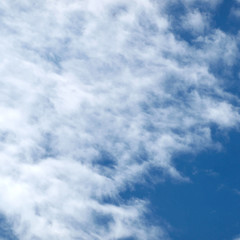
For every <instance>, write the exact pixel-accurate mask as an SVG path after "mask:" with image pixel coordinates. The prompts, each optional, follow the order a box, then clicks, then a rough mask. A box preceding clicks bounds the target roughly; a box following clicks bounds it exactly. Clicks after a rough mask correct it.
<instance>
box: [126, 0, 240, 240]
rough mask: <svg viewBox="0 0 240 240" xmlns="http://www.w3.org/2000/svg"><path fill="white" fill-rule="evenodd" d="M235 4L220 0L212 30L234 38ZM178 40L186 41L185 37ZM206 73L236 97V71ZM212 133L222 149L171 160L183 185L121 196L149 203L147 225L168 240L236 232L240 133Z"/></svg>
mask: <svg viewBox="0 0 240 240" xmlns="http://www.w3.org/2000/svg"><path fill="white" fill-rule="evenodd" d="M235 5H236V1H232V0H226V1H223V2H222V4H220V5H219V7H218V8H217V11H215V12H212V14H213V22H212V24H213V25H214V27H215V28H218V29H221V30H222V31H224V32H226V33H228V34H229V33H230V34H233V35H234V34H237V32H238V31H239V26H240V21H239V19H237V18H235V17H233V16H232V15H231V9H232V7H233V6H235ZM179 9H180V10H179ZM179 9H178V10H176V9H175V10H176V11H181V8H179ZM181 37H183V38H184V37H185V38H186V40H187V41H188V42H189V40H191V39H190V36H189V35H187V34H185V33H183V34H182V35H181ZM226 50H227V49H226ZM212 72H213V73H214V74H215V75H216V76H219V77H222V78H225V80H226V82H225V83H226V86H225V88H226V89H227V90H228V91H229V92H231V93H233V94H235V95H237V96H238V97H239V96H240V94H239V93H240V91H239V77H238V74H239V66H237V65H235V66H233V67H232V68H231V70H230V74H229V73H228V74H226V75H225V73H223V72H222V69H221V67H219V66H214V67H213V69H212ZM216 132H218V130H217V129H214V128H213V129H212V134H213V138H214V140H215V141H217V142H220V143H221V144H222V149H221V150H220V151H217V150H213V149H207V150H205V151H203V152H201V153H200V154H198V155H181V156H178V157H177V159H175V163H176V165H177V169H179V170H180V171H181V172H182V173H183V174H184V175H185V176H188V177H189V178H190V182H189V183H176V182H173V181H171V180H169V181H164V182H161V183H159V184H157V185H155V184H152V183H151V181H149V182H148V183H147V184H145V185H144V186H143V185H138V186H137V187H136V188H135V189H134V190H133V191H132V192H131V191H127V192H125V193H124V194H123V197H126V198H130V197H131V196H138V197H140V198H143V199H150V206H151V214H150V216H149V217H148V218H149V219H148V221H149V222H152V221H153V222H154V221H155V222H159V223H161V224H163V223H164V222H165V225H166V227H167V228H168V229H169V232H170V234H169V235H170V237H171V238H172V239H174V240H203V239H204V240H233V239H234V238H235V237H236V236H237V235H238V234H239V233H240V174H239V173H240V159H239V156H240V132H238V131H236V130H232V131H231V130H230V132H228V133H223V134H218V133H217V134H216ZM155 174H156V173H155ZM168 224H169V225H168Z"/></svg>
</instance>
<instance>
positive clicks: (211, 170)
mask: <svg viewBox="0 0 240 240" xmlns="http://www.w3.org/2000/svg"><path fill="white" fill-rule="evenodd" d="M221 142H222V145H223V149H222V151H221V152H219V151H214V150H206V151H204V152H202V153H201V154H199V155H197V156H193V155H183V156H179V157H178V158H177V159H175V162H176V163H177V166H178V169H179V170H180V171H181V172H182V173H183V174H184V175H185V176H189V178H190V182H188V183H177V182H173V181H171V180H169V181H164V182H161V183H159V184H157V185H155V184H152V183H151V181H149V182H148V183H147V184H145V185H144V186H143V185H139V186H137V187H136V188H135V189H134V190H133V191H127V192H125V193H124V194H123V197H127V198H131V196H135V197H136V196H138V197H140V198H144V199H150V206H151V214H150V215H149V216H148V217H147V218H148V219H146V221H149V222H156V223H161V224H165V225H166V227H167V228H168V229H169V232H170V237H171V238H172V239H174V240H193V239H194V240H202V239H204V240H232V239H234V237H235V236H236V235H238V234H239V229H240V184H239V183H240V175H239V172H240V164H239V155H240V147H239V143H240V133H236V132H231V133H230V134H229V135H228V136H222V137H221ZM155 174H156V173H155ZM164 222H165V223H164ZM168 224H169V225H168Z"/></svg>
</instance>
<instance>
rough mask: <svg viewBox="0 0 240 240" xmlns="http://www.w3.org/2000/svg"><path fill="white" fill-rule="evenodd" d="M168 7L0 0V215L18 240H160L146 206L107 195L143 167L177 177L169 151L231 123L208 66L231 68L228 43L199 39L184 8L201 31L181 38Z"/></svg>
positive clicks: (235, 117) (215, 35)
mask: <svg viewBox="0 0 240 240" xmlns="http://www.w3.org/2000/svg"><path fill="white" fill-rule="evenodd" d="M191 2H193V1H191ZM217 2H218V1H216V3H217ZM184 3H185V4H187V7H188V8H191V7H192V5H191V4H190V3H187V1H183V3H182V4H183V6H184ZM195 3H196V1H195ZM171 4H178V3H177V2H175V1H170V2H168V1H161V3H159V2H155V1H150V0H140V1H125V0H118V1H111V0H104V1H96V0H89V1H85V0H82V1H80V0H71V1H66V0H59V1H57V2H55V1H35V2H34V3H33V2H32V1H29V0H22V1H3V2H2V3H1V5H0V11H1V12H2V14H1V18H0V26H1V29H2V31H1V33H0V34H1V37H0V43H1V44H0V49H1V51H0V52H1V59H2V62H1V65H0V72H1V79H0V81H1V89H0V101H1V105H0V110H1V118H0V136H1V141H0V147H1V152H0V164H1V168H0V195H1V199H0V211H1V212H2V213H3V214H4V215H5V216H6V217H7V218H8V219H9V221H10V222H11V223H12V224H13V229H14V231H15V233H16V235H17V237H18V238H19V239H20V240H30V239H31V240H32V239H41V240H47V239H65V240H73V239H106V240H107V239H109V240H110V239H124V238H127V237H133V238H136V239H139V240H141V239H143V240H144V239H153V240H154V239H164V240H165V239H168V237H167V233H166V232H165V230H164V229H163V228H162V227H161V226H149V224H147V222H146V220H145V219H144V214H145V213H146V211H147V202H146V201H142V200H139V199H134V198H132V199H129V201H127V202H124V201H123V200H121V199H120V197H119V193H120V192H121V191H124V189H125V188H126V187H127V186H129V185H133V184H134V183H136V182H139V181H140V180H139V179H142V177H144V176H145V175H146V174H147V173H148V172H149V170H150V169H152V168H156V169H159V170H161V172H162V173H163V176H169V177H171V178H174V179H177V180H179V181H184V180H187V176H183V175H182V174H181V172H179V171H178V169H176V168H175V165H174V156H175V154H177V153H183V152H198V151H200V150H202V149H204V148H207V147H214V146H215V145H216V143H215V142H214V141H213V140H212V137H211V127H212V126H217V127H219V128H221V129H223V128H226V129H230V128H233V127H236V126H238V124H239V111H238V108H237V107H236V103H237V102H238V99H236V97H234V96H232V95H231V94H229V93H227V92H225V91H224V79H219V78H218V77H216V76H215V75H214V71H212V70H211V69H212V68H213V66H215V65H218V66H221V67H222V68H226V69H228V68H231V66H233V65H234V62H235V60H236V57H237V54H238V47H237V39H235V37H234V36H229V35H227V34H225V33H224V32H222V31H220V30H217V29H212V30H211V31H209V33H208V35H202V33H203V29H204V26H206V25H207V24H208V23H207V22H206V21H207V20H206V19H207V18H205V17H202V16H206V15H199V14H200V13H199V12H198V10H194V9H192V11H191V12H190V13H189V12H188V11H187V12H188V13H187V14H190V15H191V16H192V18H191V19H192V21H190V22H189V24H190V25H191V27H187V30H190V31H191V29H192V27H193V28H194V26H195V25H196V23H197V22H199V21H201V22H202V27H201V29H200V30H199V29H197V30H196V32H195V34H194V42H193V43H192V44H190V43H189V42H188V41H185V40H184V39H183V38H182V37H181V33H179V31H178V30H176V26H175V25H174V16H172V15H171V11H170V10H169V9H171V7H172V5H171ZM189 4H190V5H189ZM214 6H215V5H211V7H214ZM206 14H207V13H206ZM187 16H188V15H186V17H187ZM190 25H189V26H190ZM194 31H195V30H194ZM226 49H227V51H226Z"/></svg>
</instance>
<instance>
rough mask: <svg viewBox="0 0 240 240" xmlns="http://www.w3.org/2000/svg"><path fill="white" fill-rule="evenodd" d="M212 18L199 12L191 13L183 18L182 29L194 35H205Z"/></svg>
mask: <svg viewBox="0 0 240 240" xmlns="http://www.w3.org/2000/svg"><path fill="white" fill-rule="evenodd" d="M209 21H210V18H209V17H208V16H207V15H206V14H205V13H201V12H200V11H199V10H194V11H192V12H189V13H188V14H187V15H185V16H184V17H183V18H182V27H183V28H185V29H186V30H188V31H190V32H191V33H192V34H194V35H195V34H204V32H205V31H206V30H208V28H209Z"/></svg>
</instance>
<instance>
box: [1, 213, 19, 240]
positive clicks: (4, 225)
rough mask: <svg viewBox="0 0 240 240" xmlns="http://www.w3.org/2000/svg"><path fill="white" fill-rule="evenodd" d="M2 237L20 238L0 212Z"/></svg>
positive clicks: (16, 239)
mask: <svg viewBox="0 0 240 240" xmlns="http://www.w3.org/2000/svg"><path fill="white" fill-rule="evenodd" d="M0 239H1V240H18V238H17V236H16V235H15V234H14V231H13V230H12V225H11V224H10V223H9V221H8V220H7V219H6V218H5V217H4V215H1V214H0Z"/></svg>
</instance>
